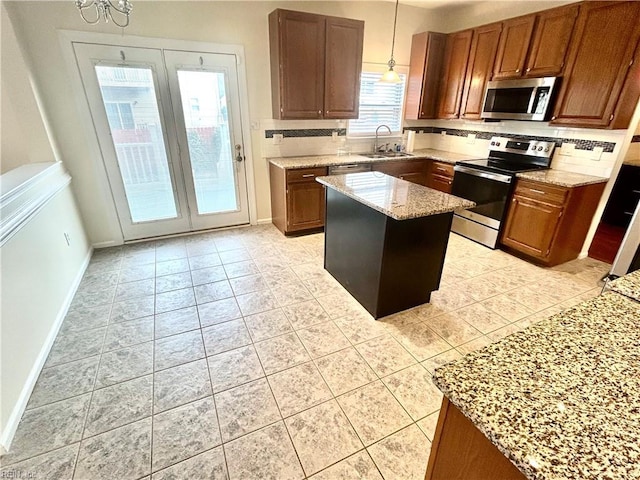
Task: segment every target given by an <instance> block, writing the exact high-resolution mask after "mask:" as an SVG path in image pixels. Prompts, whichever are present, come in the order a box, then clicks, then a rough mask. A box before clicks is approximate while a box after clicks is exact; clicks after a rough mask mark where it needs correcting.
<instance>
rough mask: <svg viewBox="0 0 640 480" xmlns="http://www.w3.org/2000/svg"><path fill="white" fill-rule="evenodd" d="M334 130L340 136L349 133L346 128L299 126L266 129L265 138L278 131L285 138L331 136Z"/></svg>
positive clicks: (271, 136)
mask: <svg viewBox="0 0 640 480" xmlns="http://www.w3.org/2000/svg"><path fill="white" fill-rule="evenodd" d="M333 132H338V136H339V137H344V136H345V135H346V134H347V129H346V128H298V129H291V130H265V131H264V138H273V135H274V134H276V133H279V134H281V135H282V136H283V137H284V138H292V137H330V136H331V135H333Z"/></svg>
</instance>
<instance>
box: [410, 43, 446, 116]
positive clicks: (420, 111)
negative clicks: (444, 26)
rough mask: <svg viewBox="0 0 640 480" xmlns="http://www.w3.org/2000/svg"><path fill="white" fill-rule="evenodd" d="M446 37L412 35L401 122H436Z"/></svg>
mask: <svg viewBox="0 0 640 480" xmlns="http://www.w3.org/2000/svg"><path fill="white" fill-rule="evenodd" d="M446 43H447V36H446V35H445V34H444V33H434V32H422V33H416V34H415V35H414V36H413V38H412V40H411V59H410V66H409V78H408V80H407V99H406V102H405V103H406V106H405V110H404V118H406V119H409V120H417V119H421V118H436V116H437V115H438V98H439V95H440V83H441V81H442V68H443V66H444V64H443V62H444V52H445V46H446Z"/></svg>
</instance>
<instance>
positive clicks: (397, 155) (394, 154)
mask: <svg viewBox="0 0 640 480" xmlns="http://www.w3.org/2000/svg"><path fill="white" fill-rule="evenodd" d="M362 156H363V157H367V158H385V159H386V158H403V157H413V154H411V153H405V152H387V153H363V154H362Z"/></svg>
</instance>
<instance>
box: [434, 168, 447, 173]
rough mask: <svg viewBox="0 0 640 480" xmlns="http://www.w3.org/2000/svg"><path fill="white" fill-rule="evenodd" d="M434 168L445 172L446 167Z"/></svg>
mask: <svg viewBox="0 0 640 480" xmlns="http://www.w3.org/2000/svg"><path fill="white" fill-rule="evenodd" d="M436 170H440V171H441V172H446V171H447V169H446V168H442V167H436Z"/></svg>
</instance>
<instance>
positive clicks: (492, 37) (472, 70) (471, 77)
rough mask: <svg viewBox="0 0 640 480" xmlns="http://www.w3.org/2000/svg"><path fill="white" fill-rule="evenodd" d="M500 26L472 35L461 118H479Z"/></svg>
mask: <svg viewBox="0 0 640 480" xmlns="http://www.w3.org/2000/svg"><path fill="white" fill-rule="evenodd" d="M501 31H502V24H501V23H497V24H493V25H487V26H485V27H481V28H477V29H476V30H475V31H474V33H473V42H471V53H470V55H469V65H468V67H467V77H466V79H465V82H464V94H463V96H462V110H461V115H460V116H461V117H464V118H480V114H481V113H482V102H483V100H484V94H485V90H486V89H487V82H488V81H489V80H491V75H492V74H493V64H494V62H495V60H496V52H497V49H498V41H499V40H500V32H501Z"/></svg>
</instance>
